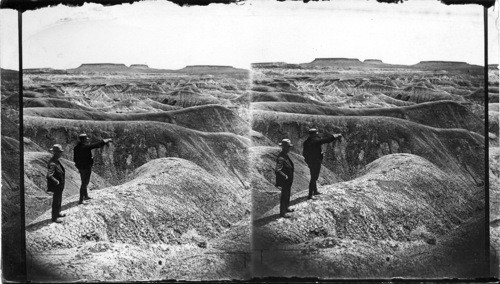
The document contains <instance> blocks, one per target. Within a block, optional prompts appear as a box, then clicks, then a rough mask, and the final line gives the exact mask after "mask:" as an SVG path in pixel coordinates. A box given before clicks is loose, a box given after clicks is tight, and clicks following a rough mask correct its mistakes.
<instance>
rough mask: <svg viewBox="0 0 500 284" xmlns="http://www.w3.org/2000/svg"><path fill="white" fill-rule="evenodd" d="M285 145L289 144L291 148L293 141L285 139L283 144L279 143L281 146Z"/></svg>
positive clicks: (282, 141)
mask: <svg viewBox="0 0 500 284" xmlns="http://www.w3.org/2000/svg"><path fill="white" fill-rule="evenodd" d="M283 144H288V145H289V146H293V144H292V141H290V139H283V140H281V142H280V143H279V145H280V146H283Z"/></svg>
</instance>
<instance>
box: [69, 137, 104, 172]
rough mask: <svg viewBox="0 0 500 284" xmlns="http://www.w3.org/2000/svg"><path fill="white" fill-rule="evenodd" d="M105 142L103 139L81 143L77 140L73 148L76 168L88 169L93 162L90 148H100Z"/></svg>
mask: <svg viewBox="0 0 500 284" xmlns="http://www.w3.org/2000/svg"><path fill="white" fill-rule="evenodd" d="M105 144H106V143H104V141H103V140H101V141H99V142H96V143H93V144H87V145H85V144H83V143H82V142H79V143H78V144H77V145H76V146H75V148H74V149H73V161H74V162H75V166H76V168H77V169H88V168H91V167H92V165H93V164H94V158H93V157H92V149H95V148H101V147H102V146H104V145H105Z"/></svg>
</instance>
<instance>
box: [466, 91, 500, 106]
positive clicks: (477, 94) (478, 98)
mask: <svg viewBox="0 0 500 284" xmlns="http://www.w3.org/2000/svg"><path fill="white" fill-rule="evenodd" d="M467 98H468V99H470V100H472V101H475V102H478V103H480V104H484V89H483V88H479V89H477V90H476V91H474V92H472V93H471V94H470V95H469V96H468V97H467ZM488 103H498V93H491V92H490V93H488Z"/></svg>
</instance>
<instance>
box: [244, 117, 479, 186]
mask: <svg viewBox="0 0 500 284" xmlns="http://www.w3.org/2000/svg"><path fill="white" fill-rule="evenodd" d="M313 126H314V127H317V128H319V129H321V131H324V132H329V133H336V132H337V133H338V132H340V133H342V134H343V135H344V138H343V139H342V140H341V141H340V142H337V143H332V144H328V146H325V147H326V154H325V160H324V163H323V164H324V165H325V166H326V167H327V168H329V169H330V170H332V171H333V172H335V173H337V174H339V175H340V177H341V178H342V179H343V180H348V179H351V178H352V177H354V176H356V175H357V173H358V171H359V170H360V169H362V168H363V167H364V166H365V165H367V164H368V163H370V162H372V161H374V160H376V159H378V158H380V157H382V156H384V155H388V154H393V153H402V152H404V153H412V154H415V155H419V156H421V157H423V158H426V159H428V160H429V161H431V162H432V163H434V164H436V165H437V166H438V167H439V168H441V169H442V170H444V171H446V172H448V173H456V174H458V173H460V177H461V178H464V179H466V180H468V182H471V183H480V182H481V179H482V176H483V175H484V165H483V164H484V163H483V162H482V157H484V138H483V136H481V135H479V134H476V133H473V132H470V131H467V130H463V129H437V128H432V127H427V126H423V125H420V124H416V123H414V122H411V121H407V120H402V119H397V118H390V117H362V116H360V117H346V116H339V117H332V116H324V115H303V114H289V113H277V112H268V111H253V121H252V129H254V130H256V131H258V132H261V133H262V134H264V135H266V136H267V137H269V138H270V139H271V140H273V141H280V140H281V139H283V137H288V138H290V139H291V140H292V141H293V143H294V144H295V145H302V143H303V142H304V141H305V139H306V138H307V131H308V129H309V128H310V127H313ZM299 148H300V147H299V146H298V147H294V149H293V150H292V151H294V152H296V153H300V151H301V149H299Z"/></svg>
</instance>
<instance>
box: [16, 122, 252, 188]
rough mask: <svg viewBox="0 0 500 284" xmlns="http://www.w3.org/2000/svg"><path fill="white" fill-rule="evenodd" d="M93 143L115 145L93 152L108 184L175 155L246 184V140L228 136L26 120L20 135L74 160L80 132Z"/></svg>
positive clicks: (164, 127)
mask: <svg viewBox="0 0 500 284" xmlns="http://www.w3.org/2000/svg"><path fill="white" fill-rule="evenodd" d="M82 132H85V133H87V134H89V135H90V136H91V137H92V138H91V140H93V139H99V138H106V137H112V138H113V143H111V144H110V145H109V146H105V147H104V148H101V149H97V150H95V151H96V154H95V155H94V156H95V164H94V170H95V172H96V173H98V174H99V175H101V176H102V177H103V178H105V179H107V180H108V181H109V182H111V183H112V184H116V183H117V182H119V181H122V180H123V179H124V178H125V176H126V175H127V174H129V173H131V172H132V171H133V170H134V169H136V168H137V167H139V166H141V165H143V164H145V163H146V162H148V161H150V160H154V159H157V158H163V157H179V158H184V159H187V160H190V161H192V162H194V163H196V164H197V165H200V166H201V167H202V168H204V169H206V170H208V171H209V172H211V173H214V174H218V175H220V176H221V178H222V179H229V180H232V181H234V182H235V183H237V184H239V185H240V186H244V183H245V182H244V181H245V180H246V178H245V175H246V174H245V173H246V172H247V169H246V165H247V156H246V155H247V150H246V149H247V147H248V144H249V143H250V141H249V139H247V138H246V137H242V136H237V135H235V134H231V133H205V132H199V131H195V130H190V129H187V128H183V127H180V126H177V125H173V124H168V123H161V122H154V121H78V120H69V119H56V118H43V117H28V116H27V117H25V119H24V135H25V136H26V137H28V138H29V139H31V140H33V141H34V142H35V143H37V144H38V145H40V146H42V147H44V148H46V149H48V148H49V147H50V146H51V145H53V144H54V143H60V144H62V146H63V148H64V149H65V154H64V156H63V158H68V159H70V160H71V159H72V156H71V155H72V148H73V147H74V145H75V144H76V141H77V137H78V135H79V133H82Z"/></svg>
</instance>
